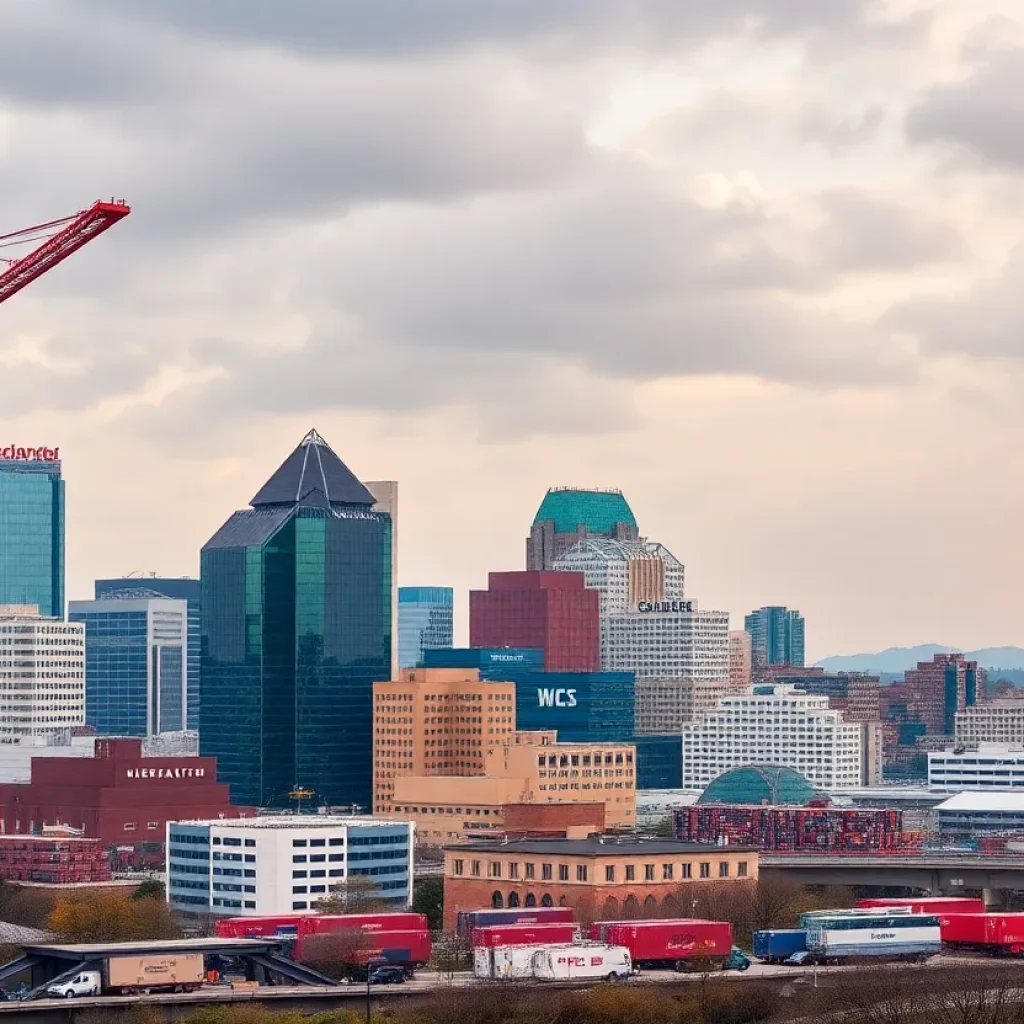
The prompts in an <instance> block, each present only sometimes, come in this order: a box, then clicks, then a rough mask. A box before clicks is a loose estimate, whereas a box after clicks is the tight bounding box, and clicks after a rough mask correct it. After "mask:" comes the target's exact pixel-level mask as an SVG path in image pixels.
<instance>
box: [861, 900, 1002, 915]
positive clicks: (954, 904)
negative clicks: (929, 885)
mask: <svg viewBox="0 0 1024 1024" xmlns="http://www.w3.org/2000/svg"><path fill="white" fill-rule="evenodd" d="M854 906H855V907H857V908H858V909H870V908H872V907H907V908H908V909H909V910H912V911H913V912H914V913H915V914H945V913H949V914H984V913H985V901H984V900H982V899H977V898H975V897H972V896H906V897H903V896H894V897H892V898H886V897H879V898H877V899H868V900H857V902H856V903H855V904H854Z"/></svg>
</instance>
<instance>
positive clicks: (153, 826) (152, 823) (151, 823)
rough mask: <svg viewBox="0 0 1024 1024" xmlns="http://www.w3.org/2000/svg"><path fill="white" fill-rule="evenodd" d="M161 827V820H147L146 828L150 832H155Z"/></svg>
mask: <svg viewBox="0 0 1024 1024" xmlns="http://www.w3.org/2000/svg"><path fill="white" fill-rule="evenodd" d="M159 827H160V822H159V821H147V822H146V828H148V829H149V831H150V832H155V831H156V830H157V829H158V828H159Z"/></svg>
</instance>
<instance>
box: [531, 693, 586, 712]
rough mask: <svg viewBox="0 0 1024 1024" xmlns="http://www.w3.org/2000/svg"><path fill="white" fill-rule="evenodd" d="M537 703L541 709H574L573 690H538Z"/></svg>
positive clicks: (574, 698) (574, 697)
mask: <svg viewBox="0 0 1024 1024" xmlns="http://www.w3.org/2000/svg"><path fill="white" fill-rule="evenodd" d="M537 703H538V704H539V705H540V706H541V707H542V708H574V707H576V691H575V690H538V691H537Z"/></svg>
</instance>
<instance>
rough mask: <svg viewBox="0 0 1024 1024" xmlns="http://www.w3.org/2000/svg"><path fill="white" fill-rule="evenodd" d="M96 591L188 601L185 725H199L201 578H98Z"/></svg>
mask: <svg viewBox="0 0 1024 1024" xmlns="http://www.w3.org/2000/svg"><path fill="white" fill-rule="evenodd" d="M95 594H96V597H97V599H99V598H118V599H121V600H132V599H136V600H141V599H144V598H147V597H169V598H171V599H173V600H175V601H185V602H187V603H188V645H187V648H188V654H187V659H188V665H187V675H188V714H187V724H186V726H184V728H188V729H198V728H199V646H200V644H199V640H200V633H201V632H202V615H201V612H200V607H201V605H200V587H199V580H194V579H190V578H189V577H188V576H155V575H153V576H123V577H121V578H120V579H111V580H97V581H96V587H95Z"/></svg>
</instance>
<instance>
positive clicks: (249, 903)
mask: <svg viewBox="0 0 1024 1024" xmlns="http://www.w3.org/2000/svg"><path fill="white" fill-rule="evenodd" d="M245 909H246V910H255V909H256V901H255V900H246V901H245Z"/></svg>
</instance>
